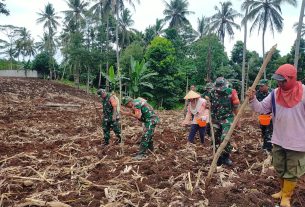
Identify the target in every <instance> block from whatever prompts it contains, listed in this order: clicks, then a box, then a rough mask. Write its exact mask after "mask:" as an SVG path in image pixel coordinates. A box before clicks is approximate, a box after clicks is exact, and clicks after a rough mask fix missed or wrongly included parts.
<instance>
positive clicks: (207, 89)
mask: <svg viewBox="0 0 305 207" xmlns="http://www.w3.org/2000/svg"><path fill="white" fill-rule="evenodd" d="M213 87H214V85H213V83H207V84H206V85H205V87H204V91H203V93H202V95H201V97H202V98H204V99H206V97H208V98H209V100H210V99H211V98H210V95H211V90H212V89H213ZM205 131H206V133H207V135H209V136H211V126H210V123H207V126H206V130H205Z"/></svg>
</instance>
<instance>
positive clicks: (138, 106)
mask: <svg viewBox="0 0 305 207" xmlns="http://www.w3.org/2000/svg"><path fill="white" fill-rule="evenodd" d="M122 104H123V105H124V106H126V107H127V108H129V109H131V111H129V112H127V111H123V110H121V113H122V114H124V115H127V116H132V117H135V118H137V119H138V120H140V121H141V122H143V124H144V134H143V136H142V138H141V143H140V150H139V152H138V154H137V155H136V157H135V158H136V159H142V158H144V157H145V156H146V154H147V151H148V150H151V151H153V149H154V145H153V135H154V131H155V128H156V125H157V124H158V123H159V117H158V116H157V114H156V113H155V112H154V110H153V108H152V106H150V105H149V104H148V103H147V101H146V100H145V99H142V98H137V99H132V98H130V97H124V98H123V99H122Z"/></svg>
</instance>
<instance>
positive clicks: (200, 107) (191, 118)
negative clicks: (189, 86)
mask: <svg viewBox="0 0 305 207" xmlns="http://www.w3.org/2000/svg"><path fill="white" fill-rule="evenodd" d="M184 99H186V100H189V104H188V106H187V114H186V116H185V119H184V121H183V122H182V125H183V126H185V125H191V131H190V134H189V136H188V141H189V142H191V143H194V138H195V135H196V133H197V131H199V136H200V141H201V143H202V144H203V143H204V135H205V129H206V126H205V125H204V123H206V122H208V121H209V120H208V117H209V111H208V110H207V109H206V100H205V99H204V98H201V96H200V94H198V93H196V92H194V91H192V90H191V91H189V92H188V93H187V94H186V96H185V97H184ZM201 124H203V125H201Z"/></svg>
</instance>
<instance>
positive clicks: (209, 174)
mask: <svg viewBox="0 0 305 207" xmlns="http://www.w3.org/2000/svg"><path fill="white" fill-rule="evenodd" d="M276 46H277V45H274V46H273V47H272V48H271V49H270V51H269V52H268V55H267V57H266V58H265V60H264V62H263V65H262V66H261V68H260V70H259V72H258V74H257V76H256V78H255V80H254V82H253V84H252V86H251V88H252V89H254V88H255V87H256V85H257V84H258V82H259V80H260V79H261V77H262V75H263V74H264V71H265V69H266V66H267V64H268V62H269V61H270V59H271V57H272V54H273V53H274V51H275V49H276ZM248 101H249V97H248V96H247V97H246V98H245V101H244V102H243V103H242V105H241V107H240V108H239V111H238V113H237V115H236V116H235V118H234V121H233V123H232V125H231V127H230V130H229V132H228V134H227V135H226V137H225V139H224V140H223V142H222V143H221V145H220V146H219V148H218V149H217V152H216V154H215V156H214V159H213V161H212V164H211V167H210V170H209V173H208V176H207V179H206V187H207V186H208V185H209V183H210V180H211V177H212V175H213V172H214V171H215V168H216V164H217V161H218V159H219V157H220V154H221V153H222V151H223V150H224V148H225V147H226V145H227V144H228V142H229V140H230V138H231V135H232V133H233V131H234V128H235V126H236V124H237V122H238V121H239V119H240V117H241V116H242V114H243V112H244V109H245V107H246V105H247V104H248Z"/></svg>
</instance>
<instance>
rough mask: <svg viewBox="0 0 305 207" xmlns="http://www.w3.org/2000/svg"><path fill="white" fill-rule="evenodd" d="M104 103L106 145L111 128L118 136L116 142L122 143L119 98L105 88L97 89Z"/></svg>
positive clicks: (103, 125) (103, 124)
mask: <svg viewBox="0 0 305 207" xmlns="http://www.w3.org/2000/svg"><path fill="white" fill-rule="evenodd" d="M97 94H98V96H99V97H100V98H101V101H102V104H103V123H102V127H103V131H104V145H108V144H109V139H110V130H111V129H112V130H113V131H114V133H115V135H116V137H117V140H116V144H118V143H121V141H122V138H121V123H120V116H119V111H118V104H119V103H118V100H117V99H116V97H115V96H114V95H111V94H110V93H107V92H106V90H104V89H99V90H98V91H97Z"/></svg>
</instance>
